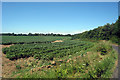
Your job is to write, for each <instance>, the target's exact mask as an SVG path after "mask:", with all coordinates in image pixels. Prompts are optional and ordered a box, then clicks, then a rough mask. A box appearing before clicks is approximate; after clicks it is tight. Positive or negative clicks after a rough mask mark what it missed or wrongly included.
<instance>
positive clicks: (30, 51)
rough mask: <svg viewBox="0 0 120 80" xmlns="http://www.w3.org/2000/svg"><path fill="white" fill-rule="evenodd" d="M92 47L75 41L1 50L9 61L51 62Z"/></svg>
mask: <svg viewBox="0 0 120 80" xmlns="http://www.w3.org/2000/svg"><path fill="white" fill-rule="evenodd" d="M92 46H93V43H92V42H85V41H77V40H74V41H72V40H68V41H65V42H62V43H60V42H58V43H38V44H16V45H14V46H11V47H9V48H3V53H4V54H6V56H7V58H9V59H11V60H14V59H18V58H25V57H30V56H34V57H35V58H37V59H45V60H52V59H53V58H54V57H63V56H66V55H72V54H75V53H77V52H80V51H81V50H86V49H88V48H90V47H92Z"/></svg>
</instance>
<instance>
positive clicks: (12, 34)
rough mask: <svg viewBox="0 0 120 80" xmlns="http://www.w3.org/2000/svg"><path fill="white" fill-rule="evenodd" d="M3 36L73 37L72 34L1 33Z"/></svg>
mask: <svg viewBox="0 0 120 80" xmlns="http://www.w3.org/2000/svg"><path fill="white" fill-rule="evenodd" d="M0 35H1V36H71V34H66V35H63V34H53V33H48V34H43V33H34V34H33V33H29V34H22V33H20V34H15V33H1V34H0Z"/></svg>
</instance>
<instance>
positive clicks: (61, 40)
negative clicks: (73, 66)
mask: <svg viewBox="0 0 120 80" xmlns="http://www.w3.org/2000/svg"><path fill="white" fill-rule="evenodd" d="M56 42H63V40H56V41H53V42H52V43H56Z"/></svg>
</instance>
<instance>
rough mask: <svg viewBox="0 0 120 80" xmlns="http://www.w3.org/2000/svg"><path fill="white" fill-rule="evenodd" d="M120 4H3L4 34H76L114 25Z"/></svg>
mask: <svg viewBox="0 0 120 80" xmlns="http://www.w3.org/2000/svg"><path fill="white" fill-rule="evenodd" d="M117 19H118V3H117V2H3V3H2V32H4V33H5V32H14V33H29V32H32V33H62V34H69V33H70V34H75V33H80V32H83V31H86V30H90V29H94V28H97V27H98V26H103V25H105V24H106V23H114V22H115V21H116V20H117Z"/></svg>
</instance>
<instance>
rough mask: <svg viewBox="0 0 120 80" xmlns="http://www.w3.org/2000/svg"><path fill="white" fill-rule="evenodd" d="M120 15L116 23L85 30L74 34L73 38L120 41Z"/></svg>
mask: <svg viewBox="0 0 120 80" xmlns="http://www.w3.org/2000/svg"><path fill="white" fill-rule="evenodd" d="M119 34H120V16H119V18H118V20H117V21H116V22H115V23H112V24H109V23H107V24H106V25H104V26H100V27H98V28H95V29H93V30H90V31H85V32H83V33H80V34H76V35H73V36H72V39H94V40H112V41H113V42H116V43H119V40H120V35H119Z"/></svg>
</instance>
